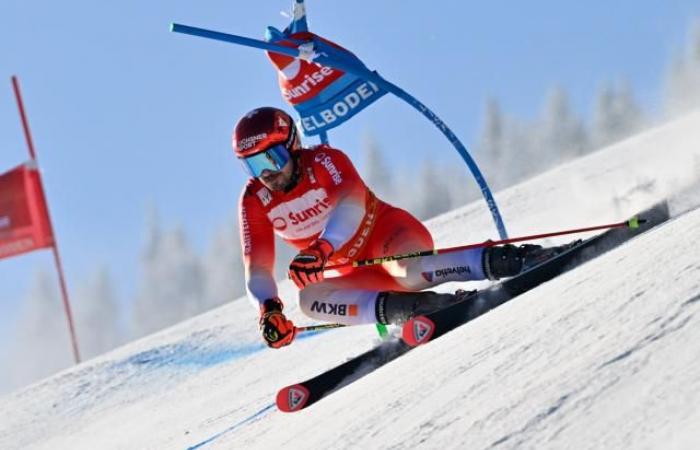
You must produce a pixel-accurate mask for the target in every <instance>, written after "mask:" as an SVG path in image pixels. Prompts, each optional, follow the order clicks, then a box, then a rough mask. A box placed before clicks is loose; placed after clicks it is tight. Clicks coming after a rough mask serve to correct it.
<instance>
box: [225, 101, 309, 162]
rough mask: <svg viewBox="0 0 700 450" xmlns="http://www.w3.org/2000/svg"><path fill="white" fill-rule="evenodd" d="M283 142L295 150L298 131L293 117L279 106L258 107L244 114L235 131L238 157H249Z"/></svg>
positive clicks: (288, 148) (235, 146)
mask: <svg viewBox="0 0 700 450" xmlns="http://www.w3.org/2000/svg"><path fill="white" fill-rule="evenodd" d="M278 144H282V145H284V146H285V147H286V148H287V150H289V151H290V152H293V151H295V150H297V149H298V147H299V141H298V132H297V127H296V125H295V124H294V120H293V119H292V117H291V116H290V115H289V114H287V113H286V112H284V111H282V110H281V109H278V108H272V107H269V106H266V107H262V108H256V109H254V110H252V111H250V112H249V113H248V114H246V115H245V116H243V117H242V118H241V119H240V120H239V121H238V123H237V124H236V128H235V129H234V131H233V150H234V152H235V153H236V156H237V157H238V158H247V157H249V156H253V155H255V154H256V153H260V152H263V151H265V150H267V149H269V148H270V147H272V146H274V145H278Z"/></svg>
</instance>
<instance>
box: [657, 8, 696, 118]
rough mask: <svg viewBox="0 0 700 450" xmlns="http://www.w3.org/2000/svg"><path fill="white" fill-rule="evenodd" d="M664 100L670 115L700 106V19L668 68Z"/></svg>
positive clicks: (667, 112)
mask: <svg viewBox="0 0 700 450" xmlns="http://www.w3.org/2000/svg"><path fill="white" fill-rule="evenodd" d="M664 100H665V101H664V103H665V104H664V109H665V112H666V114H667V115H669V116H675V115H678V114H682V113H684V112H687V111H689V110H691V109H695V108H700V19H697V20H695V22H694V23H693V25H692V26H691V29H690V32H689V33H688V40H687V44H686V46H685V48H684V49H683V51H682V52H681V53H680V54H679V55H678V56H676V57H675V58H674V60H673V62H672V63H671V66H670V68H669V69H667V73H666V81H665V99H664Z"/></svg>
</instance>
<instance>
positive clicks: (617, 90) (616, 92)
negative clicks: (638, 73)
mask: <svg viewBox="0 0 700 450" xmlns="http://www.w3.org/2000/svg"><path fill="white" fill-rule="evenodd" d="M643 123H644V118H643V113H642V110H641V108H640V107H639V105H638V104H637V102H636V100H635V99H634V96H633V95H632V90H631V89H630V87H629V85H628V84H627V83H622V85H621V86H620V87H615V86H612V85H607V86H603V87H602V88H601V90H600V91H599V92H598V95H597V97H596V101H595V106H594V111H593V124H592V130H591V139H592V141H593V146H594V147H595V148H600V147H603V146H605V145H608V144H612V143H614V142H616V141H619V140H621V139H624V138H626V137H628V136H630V135H631V134H633V133H634V132H636V131H639V129H640V128H641V127H642V126H643Z"/></svg>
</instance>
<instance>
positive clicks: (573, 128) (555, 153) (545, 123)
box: [536, 87, 587, 167]
mask: <svg viewBox="0 0 700 450" xmlns="http://www.w3.org/2000/svg"><path fill="white" fill-rule="evenodd" d="M540 120H541V121H540V124H539V133H538V134H539V136H537V141H536V146H538V147H540V150H541V151H540V155H542V158H541V161H542V163H543V165H544V166H545V167H549V166H552V165H555V164H557V163H560V162H562V161H564V160H567V159H571V158H574V157H577V156H580V155H582V154H583V152H584V150H585V149H586V147H587V142H586V134H585V131H584V127H583V123H582V122H581V121H580V120H579V119H578V118H577V117H576V115H575V114H574V112H573V111H572V110H571V106H570V104H569V97H568V95H567V94H566V91H564V89H562V88H561V87H555V88H554V89H552V90H551V91H550V92H549V94H548V95H547V98H546V99H545V104H544V108H543V112H542V116H541V119H540Z"/></svg>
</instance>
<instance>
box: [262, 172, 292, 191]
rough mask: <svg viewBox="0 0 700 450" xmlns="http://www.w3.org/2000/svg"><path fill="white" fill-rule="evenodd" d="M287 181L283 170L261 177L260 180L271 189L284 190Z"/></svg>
mask: <svg viewBox="0 0 700 450" xmlns="http://www.w3.org/2000/svg"><path fill="white" fill-rule="evenodd" d="M287 181H288V180H287V179H286V177H285V176H284V174H283V173H281V172H279V173H276V174H274V175H270V176H266V177H262V178H260V182H261V183H262V184H263V185H264V186H265V187H266V188H268V189H269V190H271V191H283V190H284V188H285V187H286V186H287Z"/></svg>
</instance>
